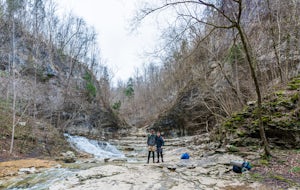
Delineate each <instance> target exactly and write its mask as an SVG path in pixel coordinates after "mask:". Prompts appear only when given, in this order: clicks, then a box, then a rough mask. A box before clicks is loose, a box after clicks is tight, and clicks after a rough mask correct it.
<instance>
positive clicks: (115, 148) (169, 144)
mask: <svg viewBox="0 0 300 190" xmlns="http://www.w3.org/2000/svg"><path fill="white" fill-rule="evenodd" d="M65 137H66V139H67V141H68V142H69V143H70V144H71V145H72V146H73V147H74V148H75V149H77V150H78V151H79V152H86V153H89V154H92V155H94V158H86V159H78V160H77V161H76V163H71V164H64V165H63V167H61V166H57V167H54V168H50V169H39V170H38V172H37V173H34V174H27V175H19V176H16V177H12V178H8V179H0V189H1V187H5V188H4V189H8V190H66V189H70V190H98V189H110V190H113V189H116V190H121V189H137V190H139V189H151V190H153V189H154V190H169V189H173V190H184V189H212V190H219V189H265V188H261V184H259V183H257V182H253V181H251V180H250V182H249V179H248V178H249V176H248V174H245V175H241V174H236V173H234V172H232V168H231V166H230V165H229V162H230V161H232V160H241V159H242V158H241V157H239V156H236V155H232V154H228V153H226V152H223V151H220V150H218V151H217V150H214V149H215V147H216V145H215V144H214V143H208V144H201V145H193V139H194V137H185V138H180V139H179V138H178V139H166V143H165V145H166V146H165V147H164V161H165V162H164V163H151V161H152V160H151V161H150V164H146V161H147V147H146V146H145V137H144V136H141V135H139V136H132V137H122V139H119V140H111V141H109V142H103V141H95V140H90V139H87V138H85V137H80V136H71V135H68V134H65ZM199 138H202V139H205V138H207V137H206V136H202V137H199ZM185 152H189V153H190V156H191V158H190V159H189V160H181V159H180V156H181V154H182V153H185ZM220 152H221V153H220ZM132 160H135V161H132Z"/></svg>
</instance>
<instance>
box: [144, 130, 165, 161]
mask: <svg viewBox="0 0 300 190" xmlns="http://www.w3.org/2000/svg"><path fill="white" fill-rule="evenodd" d="M150 132H151V134H150V135H148V140H147V145H148V151H149V152H148V162H147V163H148V164H149V160H150V157H151V153H152V158H153V163H154V152H155V150H156V152H157V163H159V157H161V161H162V162H164V159H163V150H162V146H164V143H165V142H164V139H163V138H162V136H161V135H160V132H159V131H158V132H157V134H156V135H155V131H154V130H153V129H151V130H150Z"/></svg>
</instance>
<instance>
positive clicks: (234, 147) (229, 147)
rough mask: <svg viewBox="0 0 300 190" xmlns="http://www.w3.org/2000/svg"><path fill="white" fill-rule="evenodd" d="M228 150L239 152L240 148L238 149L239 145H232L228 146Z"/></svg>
mask: <svg viewBox="0 0 300 190" xmlns="http://www.w3.org/2000/svg"><path fill="white" fill-rule="evenodd" d="M227 150H228V151H229V152H239V151H240V150H239V149H238V147H236V146H234V145H230V146H228V147H227Z"/></svg>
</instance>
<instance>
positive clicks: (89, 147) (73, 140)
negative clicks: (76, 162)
mask: <svg viewBox="0 0 300 190" xmlns="http://www.w3.org/2000/svg"><path fill="white" fill-rule="evenodd" d="M65 137H66V138H67V141H68V142H69V143H70V144H71V145H73V146H74V147H75V148H76V149H78V150H79V151H83V152H86V153H89V154H92V155H94V156H95V157H96V158H124V157H125V156H124V154H123V153H122V152H120V151H119V150H118V149H117V148H116V147H115V146H113V145H111V144H109V143H108V142H102V141H96V140H90V139H87V138H85V137H81V136H71V135H69V134H65Z"/></svg>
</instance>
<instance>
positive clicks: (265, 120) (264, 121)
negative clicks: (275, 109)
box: [261, 116, 271, 123]
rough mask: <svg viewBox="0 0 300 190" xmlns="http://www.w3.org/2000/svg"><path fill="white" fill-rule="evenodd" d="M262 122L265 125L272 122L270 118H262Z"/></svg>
mask: <svg viewBox="0 0 300 190" xmlns="http://www.w3.org/2000/svg"><path fill="white" fill-rule="evenodd" d="M261 119H262V122H263V123H268V122H269V121H271V118H270V116H262V118H261Z"/></svg>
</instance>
